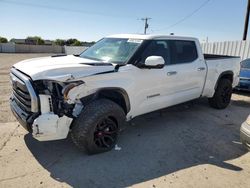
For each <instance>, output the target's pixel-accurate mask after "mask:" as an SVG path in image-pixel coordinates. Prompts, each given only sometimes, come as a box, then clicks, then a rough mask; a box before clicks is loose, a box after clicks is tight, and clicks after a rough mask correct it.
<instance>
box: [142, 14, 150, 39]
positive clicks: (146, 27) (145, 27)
mask: <svg viewBox="0 0 250 188" xmlns="http://www.w3.org/2000/svg"><path fill="white" fill-rule="evenodd" d="M151 19H152V18H148V17H145V18H142V19H141V20H142V21H145V26H144V34H145V35H146V34H147V29H148V20H151Z"/></svg>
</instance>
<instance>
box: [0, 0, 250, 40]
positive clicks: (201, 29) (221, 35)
mask: <svg viewBox="0 0 250 188" xmlns="http://www.w3.org/2000/svg"><path fill="white" fill-rule="evenodd" d="M246 6H247V0H137V1H135V0H123V1H119V0H105V1H104V0H102V1H101V0H89V1H85V0H71V1H70V0H53V1H52V0H40V1H35V0H0V36H2V37H6V38H8V39H11V38H26V37H27V36H41V37H42V38H43V39H49V40H55V39H57V38H60V39H68V38H77V39H79V40H81V41H97V40H99V39H100V38H102V37H104V36H107V35H112V34H119V33H137V34H141V33H143V30H144V22H143V21H142V20H141V18H143V17H150V18H152V19H151V20H150V21H149V28H148V33H149V34H170V33H174V34H175V35H181V36H192V37H197V38H199V39H200V41H203V42H204V41H205V40H206V38H208V41H210V42H211V41H225V40H241V39H242V35H243V28H244V19H245V13H246ZM198 9H199V10H198ZM249 35H250V31H249Z"/></svg>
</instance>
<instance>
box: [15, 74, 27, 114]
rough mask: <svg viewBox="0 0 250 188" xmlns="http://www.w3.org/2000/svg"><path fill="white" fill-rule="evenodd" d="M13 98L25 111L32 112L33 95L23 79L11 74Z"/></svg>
mask: <svg viewBox="0 0 250 188" xmlns="http://www.w3.org/2000/svg"><path fill="white" fill-rule="evenodd" d="M11 77H12V78H11V80H12V93H13V99H14V100H15V101H16V103H17V104H18V106H19V107H20V108H21V109H22V110H24V111H25V112H31V97H30V94H29V91H28V90H27V87H26V85H25V83H24V82H23V81H21V80H20V79H19V78H17V77H16V76H14V75H11Z"/></svg>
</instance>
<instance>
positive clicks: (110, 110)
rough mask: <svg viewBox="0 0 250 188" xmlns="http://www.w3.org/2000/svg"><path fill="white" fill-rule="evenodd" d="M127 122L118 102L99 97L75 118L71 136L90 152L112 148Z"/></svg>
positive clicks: (83, 148)
mask: <svg viewBox="0 0 250 188" xmlns="http://www.w3.org/2000/svg"><path fill="white" fill-rule="evenodd" d="M124 122H125V113H124V111H123V109H122V108H121V107H120V106H119V105H118V104H116V103H114V102H113V101H111V100H108V99H99V100H96V101H93V102H91V103H90V104H89V105H87V106H86V107H85V108H84V110H83V111H82V112H81V114H80V115H79V116H78V118H77V119H75V120H74V122H73V126H72V131H71V138H72V140H73V142H74V143H75V144H76V146H77V147H78V148H80V149H81V150H85V151H86V152H87V153H88V154H96V153H102V152H106V151H109V150H111V149H112V148H114V146H115V145H116V143H117V138H118V133H119V131H120V128H121V126H123V124H124Z"/></svg>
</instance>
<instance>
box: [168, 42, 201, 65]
mask: <svg viewBox="0 0 250 188" xmlns="http://www.w3.org/2000/svg"><path fill="white" fill-rule="evenodd" d="M169 47H170V50H171V64H181V63H190V62H193V61H194V60H196V59H197V58H198V54H197V49H196V45H195V42H194V41H182V40H169Z"/></svg>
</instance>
